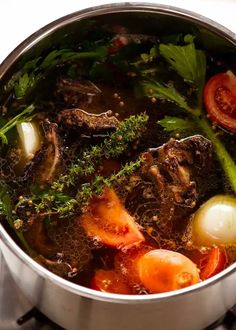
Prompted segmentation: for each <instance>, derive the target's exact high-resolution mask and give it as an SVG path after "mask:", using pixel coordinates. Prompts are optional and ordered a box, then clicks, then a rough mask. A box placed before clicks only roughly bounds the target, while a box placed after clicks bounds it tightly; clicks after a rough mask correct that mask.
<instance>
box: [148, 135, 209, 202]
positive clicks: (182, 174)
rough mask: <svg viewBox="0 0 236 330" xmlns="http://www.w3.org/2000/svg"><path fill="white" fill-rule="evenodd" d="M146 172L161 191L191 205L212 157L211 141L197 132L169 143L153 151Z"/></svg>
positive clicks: (197, 195) (195, 198) (195, 199)
mask: <svg viewBox="0 0 236 330" xmlns="http://www.w3.org/2000/svg"><path fill="white" fill-rule="evenodd" d="M152 156H153V164H152V165H150V166H149V170H148V173H149V175H150V176H151V177H152V178H153V179H154V181H155V182H156V184H157V187H158V189H159V191H160V192H161V194H165V195H166V194H169V195H171V197H172V199H173V202H174V203H177V204H180V205H181V206H185V207H190V208H194V207H195V205H196V201H197V199H198V197H199V194H200V193H201V182H202V181H203V180H204V176H205V175H207V169H209V165H210V163H211V160H212V143H211V142H210V141H209V140H207V139H206V138H204V137H203V136H200V135H195V136H192V137H189V138H186V139H183V140H180V141H177V140H174V139H173V140H170V141H169V142H168V143H166V144H164V145H163V146H161V147H159V148H157V149H156V150H154V151H152Z"/></svg>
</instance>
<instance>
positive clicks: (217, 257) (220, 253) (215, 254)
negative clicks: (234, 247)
mask: <svg viewBox="0 0 236 330" xmlns="http://www.w3.org/2000/svg"><path fill="white" fill-rule="evenodd" d="M226 265H227V256H226V252H225V251H224V250H222V249H220V248H219V247H214V248H213V249H211V251H210V252H209V253H208V254H207V256H206V257H205V259H203V260H202V261H201V266H200V267H201V274H200V277H201V279H202V280H206V279H208V278H210V277H212V276H214V275H216V274H218V273H219V272H221V271H222V270H223V269H225V268H226Z"/></svg>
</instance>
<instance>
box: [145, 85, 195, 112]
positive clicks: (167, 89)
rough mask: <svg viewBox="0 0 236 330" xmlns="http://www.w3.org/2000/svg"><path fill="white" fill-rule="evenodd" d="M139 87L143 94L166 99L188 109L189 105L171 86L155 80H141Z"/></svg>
mask: <svg viewBox="0 0 236 330" xmlns="http://www.w3.org/2000/svg"><path fill="white" fill-rule="evenodd" d="M141 87H142V90H143V93H144V95H147V96H149V97H156V98H158V99H161V100H166V101H170V102H174V103H176V104H177V105H178V106H180V108H182V109H184V110H186V111H189V106H188V104H187V103H186V102H185V99H184V98H183V96H181V95H180V94H179V93H178V92H177V91H176V89H175V88H174V87H173V86H167V85H164V84H161V83H159V82H156V81H151V80H149V81H148V80H147V81H143V82H142V83H141Z"/></svg>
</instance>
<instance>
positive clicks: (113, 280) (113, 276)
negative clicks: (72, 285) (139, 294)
mask: <svg viewBox="0 0 236 330" xmlns="http://www.w3.org/2000/svg"><path fill="white" fill-rule="evenodd" d="M90 287H91V289H94V290H98V291H102V292H110V293H120V294H132V289H131V288H130V286H129V285H128V283H126V281H125V279H124V278H123V276H122V275H120V274H118V273H117V272H116V271H114V270H104V269H99V270H97V271H96V273H95V275H94V277H93V279H92V281H91V285H90Z"/></svg>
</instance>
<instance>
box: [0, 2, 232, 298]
mask: <svg viewBox="0 0 236 330" xmlns="http://www.w3.org/2000/svg"><path fill="white" fill-rule="evenodd" d="M120 11H123V12H142V11H143V12H153V13H161V14H163V15H170V14H171V15H172V16H175V17H180V18H181V17H182V18H183V19H185V20H187V21H193V22H196V23H198V24H199V25H201V26H204V27H206V28H208V29H209V28H210V30H213V31H214V33H215V34H217V35H220V36H221V37H224V38H225V39H226V40H228V41H230V42H231V43H232V44H235V46H236V34H235V33H233V32H232V31H230V30H229V29H227V28H226V27H224V26H222V25H220V24H219V23H216V22H215V21H213V20H211V19H209V18H206V17H205V16H203V15H200V14H197V13H194V12H191V11H188V10H185V9H181V8H178V7H174V6H169V5H162V4H155V3H149V2H123V3H109V4H105V5H101V6H94V7H89V8H86V9H83V10H79V11H76V12H74V13H71V14H69V15H66V16H63V17H61V18H59V19H56V20H54V21H53V22H51V23H49V24H47V25H45V26H44V27H43V28H41V29H39V30H38V31H36V32H35V33H33V34H32V35H31V36H29V37H28V38H27V39H25V40H24V41H23V42H22V43H20V44H19V45H18V46H17V47H16V48H15V49H14V50H13V51H12V52H11V53H10V54H9V55H8V56H7V57H6V59H5V60H4V61H3V62H2V63H1V64H0V79H1V78H2V77H3V76H4V74H5V73H6V71H8V70H9V68H10V67H11V66H12V64H13V63H14V62H15V61H16V60H17V59H18V58H19V57H20V56H21V55H22V54H23V53H25V52H26V51H27V50H28V49H30V48H32V47H33V46H34V45H35V44H37V43H38V42H39V41H40V40H42V39H43V38H45V37H46V36H48V35H50V34H51V33H53V32H55V31H56V30H57V29H59V28H61V27H63V26H65V25H67V24H70V23H73V22H75V21H78V20H83V19H89V18H92V17H94V16H100V15H105V14H112V13H117V12H120ZM0 239H2V240H3V242H4V243H5V245H6V246H7V247H8V248H9V249H10V251H11V252H12V253H13V254H14V255H16V256H17V257H18V258H19V259H20V260H21V261H22V262H23V263H24V264H26V265H27V266H29V267H31V268H32V270H33V271H34V272H37V273H38V274H40V276H42V277H43V278H44V279H47V280H50V281H52V282H53V283H54V284H55V285H59V286H60V287H61V288H62V289H65V290H68V291H70V292H72V293H74V294H79V295H81V296H83V297H86V298H90V299H96V300H101V301H106V302H112V303H123V304H127V303H129V304H130V303H137V302H139V303H154V302H156V301H158V300H162V301H163V300H169V299H170V298H172V299H174V298H175V299H177V298H178V297H180V296H182V295H186V294H188V293H193V292H198V291H200V290H202V289H204V288H206V287H208V286H210V285H213V284H215V283H216V282H219V281H220V280H222V279H224V278H226V277H228V276H229V275H230V274H231V273H233V272H234V271H235V269H236V263H234V264H232V265H231V266H229V267H227V268H226V269H225V270H223V271H222V272H220V273H219V274H217V275H215V276H213V277H212V278H210V279H208V280H204V281H202V282H200V283H198V284H195V285H192V286H189V287H187V288H184V289H180V290H176V291H171V292H166V293H156V294H148V295H124V294H113V293H104V292H99V291H96V290H93V289H89V288H87V287H83V286H81V285H78V284H75V283H72V282H69V281H68V280H66V279H63V278H61V277H59V276H58V275H55V274H53V273H52V272H50V271H49V270H47V269H46V268H44V267H43V266H41V265H40V264H38V263H37V262H36V261H34V260H33V259H32V258H31V257H30V256H29V255H27V254H26V253H25V252H24V251H23V250H22V249H21V248H20V247H19V246H18V245H17V244H16V243H15V241H14V240H13V239H12V238H11V236H10V235H9V234H8V233H7V231H6V230H5V229H4V227H3V225H2V224H0ZM0 244H1V240H0ZM0 252H1V251H0Z"/></svg>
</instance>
